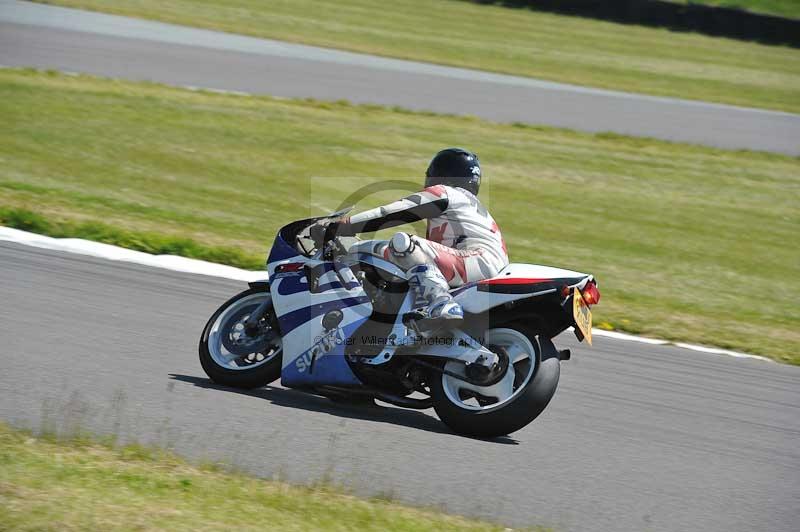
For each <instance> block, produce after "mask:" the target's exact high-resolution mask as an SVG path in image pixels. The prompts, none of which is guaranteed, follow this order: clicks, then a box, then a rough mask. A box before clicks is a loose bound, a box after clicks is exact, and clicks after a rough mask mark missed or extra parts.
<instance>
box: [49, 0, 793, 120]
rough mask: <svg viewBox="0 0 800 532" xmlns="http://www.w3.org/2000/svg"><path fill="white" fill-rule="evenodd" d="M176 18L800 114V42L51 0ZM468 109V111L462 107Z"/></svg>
mask: <svg viewBox="0 0 800 532" xmlns="http://www.w3.org/2000/svg"><path fill="white" fill-rule="evenodd" d="M48 3H53V4H59V5H65V6H72V7H80V8H86V9H94V10H98V11H105V12H110V13H116V14H121V15H129V16H134V17H141V18H149V19H156V20H161V21H166V22H172V23H177V24H185V25H190V26H197V27H203V28H211V29H218V30H224V31H229V32H233V33H241V34H247V35H255V36H259V37H269V38H274V39H281V40H285V41H291V42H301V43H309V44H314V45H319V46H325V47H331V48H341V49H347V50H355V51H358V52H365V53H372V54H378V55H383V56H391V57H400V58H408V59H414V60H420V61H428V62H433V63H442V64H448V65H457V66H463V67H467V68H475V69H481V70H489V71H495V72H505V73H511V74H519V75H523V76H532V77H536V78H543V79H549V80H555V81H561V82H568V83H577V84H580V85H588V86H594V87H604V88H610V89H619V90H625V91H633V92H642V93H649V94H657V95H664V96H673V97H679V98H690V99H698V100H708V101H716V102H725V103H730V104H737V105H745V106H755V107H765V108H771V109H781V110H786V111H794V112H800V50H796V49H792V48H788V47H777V46H764V45H759V44H754V43H748V42H742V41H735V40H730V39H722V38H714V37H707V36H702V35H696V34H689V33H676V32H671V31H669V30H666V29H653V28H645V27H639V26H632V25H620V24H614V23H610V22H602V21H597V20H591V19H587V18H581V17H569V16H561V15H554V14H549V13H541V12H536V11H532V10H528V9H509V8H505V7H500V6H494V5H478V4H474V3H471V2H464V1H457V0H398V1H395V2H382V3H381V4H380V6H376V4H375V2H374V1H373V0H272V1H270V2H263V1H260V0H213V1H212V0H173V1H170V2H163V1H161V0H115V1H114V2H109V1H108V0H54V1H49V2H48ZM466 111H468V110H466Z"/></svg>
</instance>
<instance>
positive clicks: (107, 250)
mask: <svg viewBox="0 0 800 532" xmlns="http://www.w3.org/2000/svg"><path fill="white" fill-rule="evenodd" d="M0 241H6V242H14V243H16V244H22V245H26V246H32V247H37V248H42V249H51V250H54V251H63V252H66V253H76V254H79V255H87V256H90V257H97V258H101V259H106V260H115V261H121V262H129V263H133V264H140V265H143V266H150V267H153V268H161V269H165V270H172V271H176V272H182V273H194V274H199V275H208V276H212V277H220V278H223V279H231V280H234V281H245V282H249V281H257V280H261V279H265V278H266V276H267V272H266V271H255V272H254V271H249V270H243V269H241V268H234V267H233V266H225V265H223V264H216V263H213V262H207V261H204V260H197V259H189V258H186V257H179V256H177V255H152V254H150V253H144V252H142V251H133V250H131V249H125V248H122V247H119V246H113V245H111V244H102V243H100V242H93V241H91V240H83V239H80V238H53V237H49V236H44V235H39V234H36V233H31V232H28V231H22V230H20V229H12V228H10V227H3V226H0ZM592 335H593V336H602V337H606V338H613V339H615V340H621V341H627V342H640V343H645V344H651V345H674V346H676V347H680V348H682V349H688V350H691V351H697V352H701V353H710V354H715V355H727V356H731V357H735V358H750V359H755V360H763V361H767V362H774V361H773V360H772V359H769V358H766V357H763V356H759V355H752V354H750V353H740V352H738V351H730V350H727V349H720V348H716V347H707V346H702V345H695V344H687V343H684V342H674V343H673V342H669V341H667V340H660V339H657V338H647V337H644V336H636V335H633V334H625V333H621V332H617V331H606V330H603V329H597V328H594V329H592Z"/></svg>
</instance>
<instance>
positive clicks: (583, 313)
mask: <svg viewBox="0 0 800 532" xmlns="http://www.w3.org/2000/svg"><path fill="white" fill-rule="evenodd" d="M572 315H573V316H574V317H575V324H576V325H577V326H578V329H580V331H581V333H582V334H583V337H584V338H585V339H586V341H587V342H588V343H589V345H592V311H591V310H590V309H589V306H588V305H587V304H586V301H584V300H583V296H582V295H581V291H580V290H578V289H577V288H575V289H574V291H573V292H572Z"/></svg>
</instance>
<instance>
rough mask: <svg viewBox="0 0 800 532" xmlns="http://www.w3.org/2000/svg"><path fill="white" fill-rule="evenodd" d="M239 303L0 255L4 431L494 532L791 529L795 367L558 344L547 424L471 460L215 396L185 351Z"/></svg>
mask: <svg viewBox="0 0 800 532" xmlns="http://www.w3.org/2000/svg"><path fill="white" fill-rule="evenodd" d="M243 287H244V286H243V284H242V283H239V282H234V281H227V280H222V279H218V278H213V277H206V276H201V275H192V274H182V273H176V272H171V271H167V270H158V269H153V268H147V267H144V266H138V265H134V264H128V263H121V262H113V261H108V260H102V259H95V258H91V257H86V256H81V255H73V254H66V253H62V252H55V251H48V250H43V249H37V248H32V247H26V246H21V245H18V244H11V243H7V242H0V346H2V347H0V356H1V357H2V371H1V372H0V419H2V420H5V421H8V422H11V423H13V424H15V425H17V426H26V427H30V428H33V429H37V430H38V429H51V430H52V429H57V430H62V431H70V430H76V429H80V430H90V431H95V432H99V433H113V434H116V435H118V436H119V437H121V438H122V439H123V440H136V441H140V442H149V443H156V444H159V445H165V446H169V447H171V448H174V449H175V450H176V451H178V452H180V453H181V454H184V455H187V456H189V457H192V458H196V459H221V460H224V461H227V462H228V463H232V464H234V465H236V466H238V467H241V468H243V469H245V470H248V471H251V472H253V473H255V474H258V475H262V476H265V477H274V476H278V477H281V478H286V479H289V480H291V481H295V482H309V481H314V480H320V479H328V480H332V481H334V482H337V483H341V484H345V485H347V486H349V487H351V488H352V489H353V490H355V492H357V493H359V494H372V495H375V494H383V495H392V496H395V497H397V498H399V499H400V500H402V501H405V502H409V503H413V504H420V505H433V506H440V507H444V508H445V509H447V510H448V511H450V512H455V513H462V514H467V515H473V516H480V517H485V518H491V519H495V520H499V521H501V522H503V523H506V524H510V525H530V524H542V525H549V526H553V527H555V528H556V529H558V530H614V531H620V532H622V531H637V532H638V531H648V530H704V531H705V532H713V531H725V532H730V531H738V530H741V531H748V532H750V531H752V530H770V531H790V530H792V531H793V530H796V529H797V528H796V525H797V522H798V519H799V518H800V504H798V502H799V501H800V447H799V446H798V435H800V386H799V384H800V368H798V367H791V366H785V365H780V364H775V363H771V362H763V361H757V360H741V359H734V358H731V357H726V356H720V355H710V354H704V353H697V352H691V351H686V350H683V349H679V348H675V347H669V346H653V345H647V344H639V343H632V342H620V341H616V340H611V339H608V338H597V339H596V341H595V347H594V348H587V347H584V346H579V345H576V343H575V342H574V340H572V339H570V338H568V337H567V338H561V339H559V340H557V343H558V344H559V345H560V346H564V347H571V348H572V349H573V359H572V360H570V361H569V362H565V363H564V364H563V365H562V380H561V385H560V387H559V391H558V392H557V393H556V397H555V398H554V400H553V403H552V404H551V405H550V407H549V408H548V409H547V410H546V411H545V413H544V414H543V415H542V416H541V417H540V418H539V419H538V420H536V421H535V422H534V423H533V424H531V425H529V426H528V427H526V428H525V429H523V430H521V431H519V432H518V433H515V434H513V435H512V436H511V437H509V438H505V439H501V440H497V441H480V440H473V439H468V438H463V437H459V436H457V435H454V434H451V433H450V432H448V431H447V429H446V428H444V426H443V425H441V424H440V423H439V422H438V420H436V419H435V417H433V414H432V413H430V414H428V413H422V412H416V411H408V410H402V409H397V408H393V407H391V408H381V409H361V408H356V407H347V406H339V405H336V404H334V403H331V402H329V401H328V400H326V399H323V398H317V397H313V396H308V395H304V394H302V393H299V392H295V391H290V390H285V389H282V388H280V387H267V388H264V389H261V390H258V391H254V392H252V393H242V392H239V391H235V390H231V389H223V388H219V387H216V386H213V385H212V384H211V383H210V382H209V381H208V380H206V378H205V375H204V373H203V371H202V369H201V368H200V365H199V362H198V361H197V354H196V349H197V340H198V337H199V334H200V331H201V328H202V326H203V324H204V323H205V320H206V319H207V317H208V316H209V315H210V314H211V313H212V312H213V310H214V309H215V308H216V307H217V306H218V305H219V304H221V303H222V302H223V301H224V300H225V299H227V298H228V297H229V296H231V295H232V294H234V293H236V292H237V291H239V290H240V289H242V288H243ZM221 496H224V495H221ZM232 510H233V511H235V503H232Z"/></svg>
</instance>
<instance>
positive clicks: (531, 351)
mask: <svg viewBox="0 0 800 532" xmlns="http://www.w3.org/2000/svg"><path fill="white" fill-rule="evenodd" d="M485 343H486V345H496V346H498V347H502V348H503V350H504V351H505V352H507V353H508V356H509V358H510V363H509V370H508V372H507V373H506V375H505V376H504V377H503V379H501V381H500V382H499V383H497V384H495V385H493V386H489V387H484V388H482V387H479V386H475V385H470V384H468V383H465V382H463V381H460V380H458V379H456V378H454V377H451V376H448V375H444V374H442V375H439V374H435V375H434V376H433V377H432V378H431V386H430V388H431V396H432V398H433V405H434V406H433V407H434V410H436V414H437V415H438V416H439V419H441V420H442V422H444V424H445V425H447V426H448V427H450V428H451V429H452V430H454V431H455V432H457V433H459V434H463V435H465V436H473V437H478V438H495V437H498V436H504V435H507V434H511V433H512V432H515V431H517V430H519V429H521V428H522V427H524V426H526V425H528V424H529V423H530V422H531V421H533V420H534V419H536V417H537V416H539V414H541V413H542V411H544V409H545V407H547V404H548V403H549V402H550V399H552V397H553V394H554V393H555V391H556V387H557V386H558V378H559V374H560V369H561V367H560V360H559V358H558V356H557V355H556V356H552V353H550V352H549V351H550V350H549V349H547V348H545V349H544V351H545V352H547V354H546V355H545V356H543V355H542V352H543V349H542V347H545V346H543V345H542V342H540V341H539V339H538V338H537V337H536V336H535V335H534V334H533V333H531V332H530V331H529V330H527V328H526V327H525V326H524V325H522V324H516V323H515V324H511V325H507V326H506V327H504V328H496V329H490V330H488V331H487V332H486V335H485ZM547 344H549V347H551V346H552V344H550V343H549V342H547ZM445 367H446V369H448V370H449V371H455V372H457V373H462V374H463V373H464V365H463V364H462V363H460V362H456V361H450V362H448V363H447V364H446V365H445Z"/></svg>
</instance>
